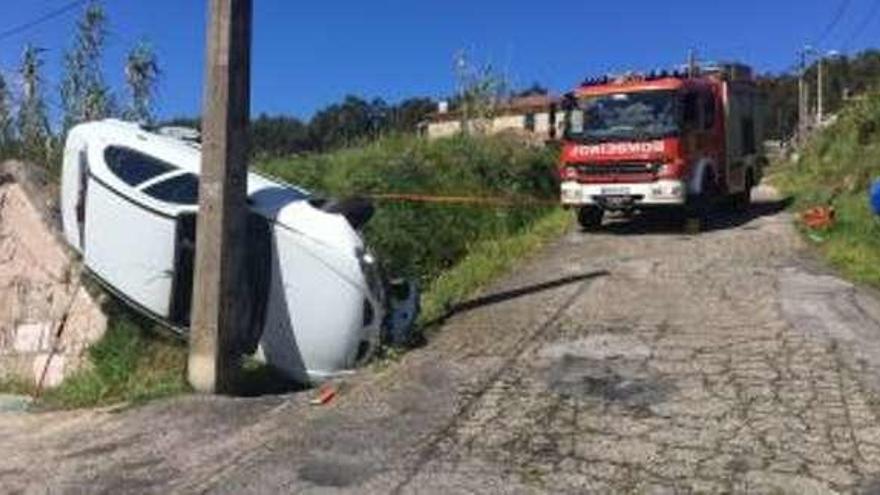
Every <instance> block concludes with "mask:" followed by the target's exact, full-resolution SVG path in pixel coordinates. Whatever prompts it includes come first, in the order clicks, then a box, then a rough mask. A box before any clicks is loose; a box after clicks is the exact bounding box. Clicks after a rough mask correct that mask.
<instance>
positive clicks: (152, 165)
mask: <svg viewBox="0 0 880 495" xmlns="http://www.w3.org/2000/svg"><path fill="white" fill-rule="evenodd" d="M104 161H105V162H106V163H107V167H108V168H109V169H110V171H111V172H113V175H115V176H116V177H118V178H119V180H121V181H122V182H125V183H126V184H128V185H130V186H132V187H136V186H138V185H139V184H143V183H144V182H146V181H148V180H150V179H152V178H154V177H158V176H160V175H162V174H166V173H168V172H171V171H173V170H175V169H176V168H177V167H175V166H173V165H171V164H169V163H165V162H163V161H161V160H158V159H156V158H153V157H151V156H148V155H145V154H143V153H139V152H137V151H134V150H131V149H128V148H122V147H119V146H110V147H109V148H107V149H106V150H105V151H104Z"/></svg>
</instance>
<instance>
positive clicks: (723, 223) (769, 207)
mask: <svg viewBox="0 0 880 495" xmlns="http://www.w3.org/2000/svg"><path fill="white" fill-rule="evenodd" d="M792 202H793V199H792V198H790V197H788V198H784V199H779V200H766V201H759V202H754V203H752V204H751V205H750V206H749V208H748V209H746V210H741V211H738V210H735V209H734V208H732V207H731V206H729V205H717V206H715V207H714V208H713V209H712V212H711V213H709V216H708V218H707V221H706V223H705V224H704V225H703V227H702V229H701V231H702V232H711V231H716V230H726V229H734V228H737V227H742V226H744V225H746V224H748V223H749V222H751V221H752V220H755V219H757V218H760V217H766V216H771V215H775V214H777V213H779V212H781V211H783V210H785V209H787V208H788V207H789V206H791V204H792ZM600 232H608V233H612V234H617V235H644V234H680V233H682V232H683V228H682V220H681V218H680V217H677V216H676V215H675V214H673V213H671V212H663V211H645V212H642V213H639V214H636V215H635V216H634V217H632V218H629V219H612V220H610V221H606V223H605V225H604V226H603V227H602V229H601V230H600Z"/></svg>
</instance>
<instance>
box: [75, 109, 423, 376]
mask: <svg viewBox="0 0 880 495" xmlns="http://www.w3.org/2000/svg"><path fill="white" fill-rule="evenodd" d="M200 160H201V152H200V149H199V146H198V144H195V143H192V142H186V141H184V140H181V139H176V138H173V137H169V136H165V135H159V134H155V133H151V132H147V131H146V130H144V129H143V128H141V127H139V126H137V125H135V124H129V123H125V122H120V121H114V120H106V121H101V122H92V123H88V124H82V125H79V126H76V127H74V128H73V129H72V130H71V131H70V133H69V134H68V137H67V143H66V146H65V151H64V165H63V171H62V184H61V216H62V223H63V227H64V235H65V237H66V239H67V242H68V243H69V244H70V245H71V246H72V247H73V249H75V250H76V251H77V252H79V253H80V254H81V255H82V258H83V260H84V263H85V266H86V267H87V268H88V269H89V270H90V271H91V272H92V273H93V274H94V275H95V276H96V278H97V279H98V280H100V281H101V282H102V283H104V284H105V285H106V286H107V287H108V288H109V289H111V290H112V291H113V292H115V293H116V294H117V295H118V296H120V297H121V298H123V299H125V300H126V301H127V302H128V303H129V304H131V305H132V306H135V307H136V308H138V309H140V310H141V311H143V312H144V313H146V314H148V315H150V316H152V317H154V318H156V319H159V320H160V321H162V322H164V323H166V324H168V325H169V326H171V327H173V328H176V329H178V330H181V331H186V328H187V327H188V325H189V317H190V304H191V299H192V276H193V261H194V253H195V239H196V236H195V228H196V221H195V220H196V212H197V208H198V189H199V188H198V184H199V169H200ZM247 189H248V198H249V199H248V201H249V205H250V210H251V213H250V215H249V221H248V223H249V225H248V229H249V230H250V232H249V234H250V236H249V246H248V250H249V253H248V266H247V267H245V270H244V273H246V274H247V279H248V280H247V287H246V288H244V290H242V291H241V293H242V301H241V303H242V304H244V305H246V307H247V308H248V314H249V321H250V326H251V327H253V329H254V331H253V332H252V334H253V338H252V339H250V343H245V344H244V346H245V347H250V349H249V350H253V349H255V348H256V343H257V341H259V344H260V348H261V352H259V353H258V355H262V356H263V357H264V358H265V360H266V361H267V362H268V363H269V364H271V365H273V366H274V367H276V368H278V369H280V370H282V371H283V372H285V373H286V374H287V375H289V376H290V377H291V378H294V379H297V380H300V381H313V380H320V379H322V378H326V377H328V376H332V375H334V374H336V373H338V372H340V371H341V370H345V369H348V368H352V367H354V366H357V365H358V364H359V363H361V362H362V361H363V360H365V359H367V358H368V357H369V356H370V355H371V354H372V352H373V350H374V349H375V348H376V345H377V344H378V342H379V339H380V336H381V335H382V334H383V331H384V332H387V331H389V330H391V331H393V332H394V334H395V335H397V336H398V337H399V335H400V334H401V332H402V331H403V329H404V328H407V327H408V326H410V325H411V324H412V322H413V320H414V318H415V312H416V301H417V297H416V295H415V294H414V291H412V290H406V289H404V290H403V291H402V292H403V296H402V297H401V299H400V300H395V301H390V300H389V299H390V297H389V296H388V294H389V293H390V292H392V291H390V290H389V286H388V284H387V283H386V281H385V280H384V277H382V276H381V273H380V269H379V267H378V265H377V262H376V260H375V258H374V257H373V256H372V255H371V254H370V252H369V250H368V249H367V248H366V246H365V245H364V242H363V239H362V237H361V235H360V233H359V229H360V228H361V227H362V225H363V224H364V223H366V221H367V220H368V219H369V216H370V213H371V211H372V210H371V207H369V205H365V204H362V203H360V204H358V203H354V204H348V205H347V206H346V204H345V203H344V202H343V203H336V202H328V201H322V200H320V199H316V198H313V197H311V196H310V195H309V194H308V193H307V192H306V191H303V190H301V189H299V188H296V187H293V186H290V185H288V184H284V183H282V182H280V181H277V180H273V179H270V178H267V177H263V176H261V175H258V174H255V173H250V174H249V176H248V187H247ZM407 288H408V287H407ZM390 326H393V327H394V328H393V329H389V327H390Z"/></svg>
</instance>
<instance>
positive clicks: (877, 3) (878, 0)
mask: <svg viewBox="0 0 880 495" xmlns="http://www.w3.org/2000/svg"><path fill="white" fill-rule="evenodd" d="M878 13H880V0H874V5H873V6H872V7H871V10H870V11H868V15H866V16H865V17H864V19H863V20H862V23H861V24H859V26H858V27H857V28H856V30H855V31H853V34H852V35H851V36H850V37H849V39H848V40H847V41H846V43H844V45H843V50H844V51H849V48H850V47H851V46H852V43H853V42H855V41H856V40H858V39H859V36H861V35H862V33H864V32H865V30H866V29H868V27H869V26H870V25H871V22H872V21H873V20H874V17H876V16H877V14H878Z"/></svg>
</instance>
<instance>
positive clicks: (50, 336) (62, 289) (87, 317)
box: [0, 164, 107, 387]
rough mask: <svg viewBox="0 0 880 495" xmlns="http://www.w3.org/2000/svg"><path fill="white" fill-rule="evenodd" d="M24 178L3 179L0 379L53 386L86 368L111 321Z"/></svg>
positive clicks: (0, 202) (0, 196)
mask: <svg viewBox="0 0 880 495" xmlns="http://www.w3.org/2000/svg"><path fill="white" fill-rule="evenodd" d="M21 167H22V166H21V165H20V164H14V166H13V167H10V166H8V164H7V165H4V167H0V172H2V171H4V170H5V171H7V172H8V171H9V170H10V169H12V170H19V171H20V170H21ZM21 177H22V174H20V173H12V174H10V173H6V174H0V379H4V378H5V379H16V380H19V381H24V382H27V383H32V384H42V386H43V387H53V386H56V385H58V384H59V383H61V381H62V380H63V378H64V377H65V376H68V375H69V374H70V373H72V372H74V371H76V370H78V369H80V368H81V367H82V366H84V365H86V364H87V359H86V355H85V350H86V348H87V347H88V346H89V345H90V344H92V343H94V342H96V341H97V340H98V339H100V338H101V337H102V336H103V334H104V332H105V330H106V327H107V318H106V316H105V315H104V313H103V312H102V310H101V307H100V303H99V301H96V300H95V299H94V298H93V297H92V296H91V295H90V294H89V293H88V291H86V290H85V288H84V287H82V286H81V284H80V277H79V270H80V269H79V266H78V263H76V262H75V261H72V259H71V256H70V255H69V252H68V250H67V249H66V247H65V246H64V243H63V241H62V240H61V239H60V238H59V235H58V233H57V231H56V230H55V229H54V227H53V226H52V225H51V222H50V221H47V219H48V218H50V215H48V214H45V213H44V211H45V209H46V205H45V204H40V203H43V201H42V200H41V198H39V197H34V196H35V195H34V194H30V191H29V190H28V189H29V187H28V186H26V185H25V184H24V182H26V180H22V179H21Z"/></svg>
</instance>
